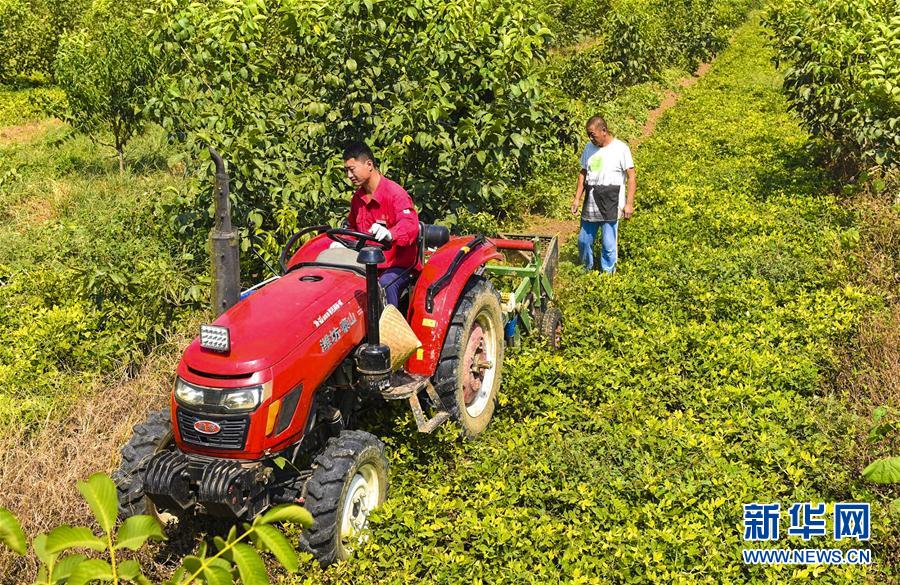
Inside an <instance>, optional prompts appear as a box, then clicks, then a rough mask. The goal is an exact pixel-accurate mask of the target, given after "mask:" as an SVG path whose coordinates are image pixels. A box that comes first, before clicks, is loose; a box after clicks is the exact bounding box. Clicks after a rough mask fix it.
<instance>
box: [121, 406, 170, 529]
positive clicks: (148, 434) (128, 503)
mask: <svg viewBox="0 0 900 585" xmlns="http://www.w3.org/2000/svg"><path fill="white" fill-rule="evenodd" d="M132 431H133V434H132V436H131V439H130V440H129V441H128V443H126V444H125V446H124V447H123V448H122V451H121V453H122V463H121V464H120V465H119V468H118V469H117V470H116V471H115V472H113V474H112V479H113V482H115V484H116V491H117V492H118V497H119V517H120V518H122V519H125V518H128V517H130V516H135V515H137V514H146V513H148V512H149V511H150V510H149V509H148V505H147V503H148V502H147V500H146V498H145V497H144V482H143V479H142V477H141V476H142V473H143V471H144V469H145V468H146V466H147V462H148V461H149V460H150V458H151V457H152V456H153V455H154V454H155V453H156V452H157V451H158V450H159V448H160V444H161V443H162V442H164V441H165V440H166V439H167V438H170V437H171V434H172V422H171V415H170V413H169V410H168V409H165V410H159V411H154V412H151V413H150V414H149V415H147V419H146V420H145V421H144V422H142V423H138V424H136V425H134V427H132Z"/></svg>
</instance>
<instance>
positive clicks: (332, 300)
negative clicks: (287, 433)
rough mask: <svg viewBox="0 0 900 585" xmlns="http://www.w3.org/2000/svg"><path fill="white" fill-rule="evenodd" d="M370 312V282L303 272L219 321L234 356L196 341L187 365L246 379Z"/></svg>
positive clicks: (339, 273)
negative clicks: (334, 326) (335, 323)
mask: <svg viewBox="0 0 900 585" xmlns="http://www.w3.org/2000/svg"><path fill="white" fill-rule="evenodd" d="M359 306H363V307H364V306H365V279H364V278H363V277H362V276H360V275H358V274H357V273H354V272H351V271H348V270H337V269H326V268H314V267H304V268H300V269H298V270H294V271H292V272H290V273H288V274H287V275H285V276H283V277H281V278H280V279H278V280H276V281H274V282H272V283H270V284H268V285H266V286H264V287H262V288H260V289H258V290H256V291H253V292H252V293H251V294H250V295H248V296H247V297H245V298H244V299H243V300H241V301H239V302H238V303H237V304H235V305H234V306H233V307H231V308H230V309H229V310H228V311H226V312H225V313H223V314H222V315H221V316H220V317H219V318H218V319H216V320H215V321H214V324H215V325H221V326H223V327H227V328H228V330H229V337H230V341H231V343H230V351H229V352H228V353H219V352H216V351H212V350H209V349H206V348H203V347H200V338H199V337H197V338H195V339H194V341H193V342H192V343H191V344H190V345H189V346H188V348H187V349H186V350H185V352H184V356H183V358H182V361H183V362H184V364H185V365H186V366H187V367H189V368H190V369H192V370H194V371H195V372H197V373H201V374H212V375H213V376H228V377H232V376H234V377H237V376H247V375H250V374H252V373H255V372H259V371H261V370H264V369H266V368H269V367H272V366H274V365H275V364H277V363H278V362H279V361H281V360H282V359H284V358H285V356H287V355H288V353H290V351H291V350H293V349H294V348H296V347H297V346H298V345H299V344H301V343H303V342H304V341H305V340H306V339H307V338H308V337H310V336H311V335H313V334H314V333H315V332H316V331H317V330H319V329H320V328H322V333H321V334H323V335H324V331H325V328H323V327H322V326H323V325H324V323H326V322H330V321H331V319H332V318H334V319H338V320H339V319H340V318H341V317H342V316H344V315H346V314H347V313H348V312H350V311H351V310H352V311H354V312H356V310H357V307H359Z"/></svg>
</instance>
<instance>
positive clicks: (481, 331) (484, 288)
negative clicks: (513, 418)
mask: <svg viewBox="0 0 900 585" xmlns="http://www.w3.org/2000/svg"><path fill="white" fill-rule="evenodd" d="M502 368H503V315H502V313H501V310H500V299H499V296H498V295H497V292H496V290H494V287H493V286H492V285H491V283H490V282H488V281H487V280H485V279H484V278H482V277H480V276H479V277H474V278H472V279H471V280H470V281H469V282H468V283H467V284H466V288H465V289H463V294H462V296H461V297H460V299H459V302H458V304H457V306H456V311H455V312H454V314H453V319H452V320H451V322H450V327H449V329H448V330H447V337H446V338H445V339H444V347H443V349H442V350H441V356H440V361H439V362H438V367H437V372H435V375H434V382H435V389H436V390H437V392H438V395H439V396H440V397H441V401H442V402H443V403H444V408H446V409H447V410H448V411H450V414H451V415H453V416H454V417H455V418H456V419H457V420H458V421H459V424H460V426H462V434H463V437H464V438H466V439H471V438H474V437H475V436H476V435H478V434H479V433H481V431H483V430H484V429H485V428H487V426H488V423H490V422H491V417H492V416H493V415H494V406H495V404H496V401H497V391H498V390H499V388H500V373H501V370H502Z"/></svg>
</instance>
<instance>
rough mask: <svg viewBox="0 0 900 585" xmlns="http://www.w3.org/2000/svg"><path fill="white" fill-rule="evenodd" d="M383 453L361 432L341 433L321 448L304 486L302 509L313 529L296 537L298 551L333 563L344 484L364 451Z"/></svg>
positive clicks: (376, 442) (373, 439)
mask: <svg viewBox="0 0 900 585" xmlns="http://www.w3.org/2000/svg"><path fill="white" fill-rule="evenodd" d="M373 448H374V449H376V450H378V452H379V453H382V454H383V452H384V443H382V442H381V441H380V440H379V439H378V438H376V437H375V436H374V435H372V434H370V433H366V432H364V431H343V432H342V433H341V434H340V435H339V436H337V437H332V438H330V439H329V440H328V442H327V443H326V444H325V448H324V449H323V450H322V452H321V453H320V454H319V455H318V456H316V457H315V459H314V460H313V474H312V476H311V477H310V478H309V479H308V480H307V482H306V485H305V486H304V489H303V492H304V507H305V508H306V509H307V510H308V511H309V513H310V514H312V517H313V525H312V526H311V527H309V528H307V529H305V530H303V532H301V533H300V548H301V549H302V550H304V551H306V552H308V553H310V554H312V555H313V556H315V557H316V559H318V561H319V563H320V564H321V565H322V566H327V565H329V564H331V563H332V562H334V561H335V560H336V559H337V545H336V542H335V531H336V530H337V529H338V527H337V518H338V509H339V507H340V499H341V495H342V492H343V488H344V483H345V482H346V480H347V476H348V474H349V472H350V471H351V469H353V467H354V465H355V464H356V460H357V458H358V457H360V456H361V455H362V454H363V453H364V452H365V451H366V450H368V449H373Z"/></svg>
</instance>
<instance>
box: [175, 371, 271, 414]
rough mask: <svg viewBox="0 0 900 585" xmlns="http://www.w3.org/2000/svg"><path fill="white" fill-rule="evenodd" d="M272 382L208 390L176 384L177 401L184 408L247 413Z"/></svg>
mask: <svg viewBox="0 0 900 585" xmlns="http://www.w3.org/2000/svg"><path fill="white" fill-rule="evenodd" d="M270 386H271V382H266V383H265V384H260V385H258V386H249V387H247V388H206V387H204V386H195V385H194V384H190V383H188V382H185V381H184V380H182V379H181V378H178V380H177V381H176V382H175V400H177V401H178V402H179V403H180V404H183V405H184V406H192V407H207V408H209V409H210V410H212V411H213V412H216V411H218V412H222V411H227V412H246V411H248V410H253V409H254V408H256V407H257V406H259V403H260V401H261V399H262V397H263V391H264V389H265V388H266V387H270Z"/></svg>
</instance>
